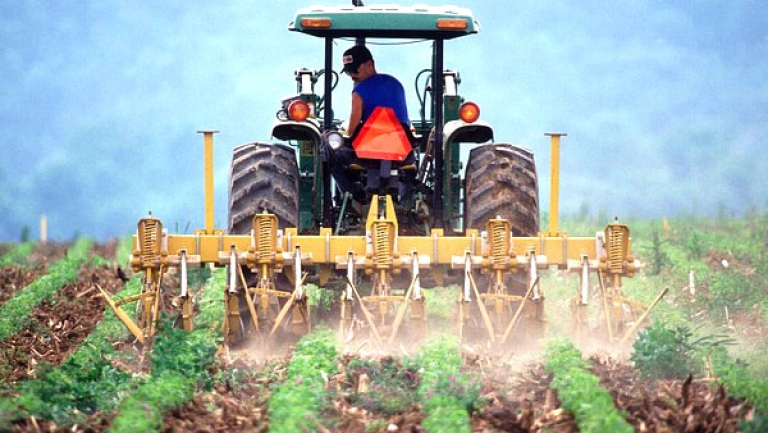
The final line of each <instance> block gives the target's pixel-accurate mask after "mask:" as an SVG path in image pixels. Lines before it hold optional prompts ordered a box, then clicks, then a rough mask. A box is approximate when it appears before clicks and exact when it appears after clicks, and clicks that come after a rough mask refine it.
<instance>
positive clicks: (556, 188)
mask: <svg viewBox="0 0 768 433" xmlns="http://www.w3.org/2000/svg"><path fill="white" fill-rule="evenodd" d="M544 135H546V136H549V138H550V143H551V159H552V165H551V169H550V176H549V233H548V234H549V236H558V235H559V234H560V229H559V227H558V224H559V218H560V216H559V212H560V209H559V204H560V203H559V200H560V137H564V136H566V135H568V134H566V133H565V132H547V133H544Z"/></svg>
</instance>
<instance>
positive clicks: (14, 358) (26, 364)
mask: <svg viewBox="0 0 768 433" xmlns="http://www.w3.org/2000/svg"><path fill="white" fill-rule="evenodd" d="M97 285H98V286H100V287H101V288H103V289H104V290H107V291H108V292H111V293H116V292H118V291H120V289H121V288H122V281H121V280H120V279H119V278H118V277H117V275H116V274H115V272H113V271H111V270H108V269H104V268H95V267H90V266H88V267H84V268H82V269H81V270H80V274H79V276H78V280H77V282H75V283H73V284H69V285H67V286H65V287H63V288H62V289H61V290H60V291H59V292H58V293H57V294H56V295H55V296H53V297H52V298H51V299H49V300H48V301H47V302H44V303H42V304H41V305H40V306H38V307H37V308H36V309H35V310H34V311H33V312H32V314H31V315H30V319H29V323H28V325H27V326H26V328H25V329H24V330H22V331H21V332H19V333H17V334H15V335H13V336H11V337H9V338H8V339H6V340H5V341H0V366H2V369H3V370H6V371H2V377H0V383H4V384H12V383H14V382H17V381H19V380H23V379H28V378H31V377H35V374H36V370H37V367H38V365H39V364H40V363H42V362H45V363H49V364H52V365H59V364H61V362H62V361H63V360H65V359H66V358H67V356H69V354H70V353H71V352H72V351H73V350H74V349H76V348H77V346H78V345H79V344H80V343H81V342H82V341H83V340H85V337H87V336H88V334H90V332H91V330H93V329H94V328H95V327H96V325H97V324H98V322H99V321H101V319H102V317H103V316H104V308H105V306H106V301H104V298H103V297H102V296H101V293H100V292H99V290H98V288H97V287H96V286H97Z"/></svg>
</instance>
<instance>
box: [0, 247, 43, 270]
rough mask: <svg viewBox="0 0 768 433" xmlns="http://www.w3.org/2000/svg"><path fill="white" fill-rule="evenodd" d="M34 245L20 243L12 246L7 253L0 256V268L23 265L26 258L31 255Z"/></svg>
mask: <svg viewBox="0 0 768 433" xmlns="http://www.w3.org/2000/svg"><path fill="white" fill-rule="evenodd" d="M34 249H35V244H34V243H32V242H21V243H18V244H14V245H13V246H12V247H11V248H10V249H9V250H8V251H6V252H5V253H4V254H3V255H1V256H0V266H9V265H25V264H26V263H27V257H29V256H30V255H31V254H32V251H34Z"/></svg>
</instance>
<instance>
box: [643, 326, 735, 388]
mask: <svg viewBox="0 0 768 433" xmlns="http://www.w3.org/2000/svg"><path fill="white" fill-rule="evenodd" d="M733 341H734V340H733V339H732V338H730V337H728V336H724V335H714V334H708V335H704V336H698V337H697V336H696V335H695V334H694V332H693V331H691V329H689V328H688V327H687V326H677V327H675V328H671V327H668V326H666V325H664V324H663V323H662V322H661V321H658V320H657V321H655V322H654V323H653V324H652V325H651V326H649V327H647V328H645V329H644V330H643V331H642V332H640V335H639V337H638V339H637V340H636V341H635V343H634V345H633V349H634V350H633V352H632V357H631V359H632V362H633V363H634V365H635V367H636V368H637V369H638V370H639V371H640V373H641V374H643V375H645V376H648V377H652V378H654V379H684V378H686V377H688V375H690V374H697V373H699V372H700V371H701V368H702V364H703V359H704V358H705V357H706V356H708V355H709V354H710V353H711V352H712V351H713V350H714V349H715V348H718V347H722V346H723V345H729V344H731V343H733Z"/></svg>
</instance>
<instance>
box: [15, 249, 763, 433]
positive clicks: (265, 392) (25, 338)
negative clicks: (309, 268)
mask: <svg viewBox="0 0 768 433" xmlns="http://www.w3.org/2000/svg"><path fill="white" fill-rule="evenodd" d="M110 248H111V250H110ZM110 251H111V252H110ZM97 252H98V254H100V255H102V256H103V257H107V258H111V256H109V255H108V254H112V255H113V254H114V248H113V247H110V246H108V245H107V246H99V249H97ZM54 255H55V254H54ZM46 262H47V261H46V260H42V261H41V262H39V263H38V265H37V267H36V268H34V269H24V268H12V269H11V268H9V267H4V268H2V269H0V281H2V284H3V290H2V293H5V292H6V289H8V291H12V290H20V289H19V287H21V288H23V287H24V286H26V285H27V284H28V283H29V282H31V281H32V280H33V279H34V278H35V277H36V276H38V275H40V274H41V273H42V272H43V271H44V270H45V263H46ZM121 276H122V275H118V270H117V268H114V269H105V268H95V267H90V266H87V267H84V268H83V269H82V271H81V272H80V274H79V277H78V281H77V282H76V283H74V284H71V285H68V286H66V287H65V288H63V289H62V291H61V292H60V293H59V294H57V295H56V296H55V297H53V298H52V299H51V300H49V301H48V302H46V303H44V304H43V305H41V306H40V307H39V308H37V309H36V310H35V312H34V313H33V316H32V318H31V320H30V326H28V327H27V328H26V329H25V330H24V331H22V332H20V333H18V334H16V335H14V336H12V337H11V338H9V339H7V340H5V341H2V342H0V367H2V368H0V388H5V389H8V388H9V387H12V386H13V384H14V383H16V382H18V381H21V380H26V379H29V378H32V377H34V376H35V373H36V370H37V366H39V365H40V364H41V363H50V364H53V365H58V364H60V363H61V362H62V361H63V360H64V359H66V357H67V356H68V355H69V354H70V353H71V352H72V351H73V350H74V349H75V348H76V347H77V345H78V344H80V342H82V341H83V340H84V339H85V337H86V336H87V335H88V334H89V333H90V332H91V330H92V329H93V328H94V327H95V326H96V324H97V323H98V321H99V320H101V318H102V317H103V312H104V308H105V307H106V305H105V302H104V300H103V298H102V297H101V296H100V295H99V291H98V289H97V288H96V285H99V286H100V287H102V288H103V289H105V290H107V291H109V292H112V293H115V292H117V291H119V290H120V289H121V288H122V285H123V280H122V279H121V278H120V277H121ZM290 353H291V350H290V348H285V349H284V350H283V351H281V352H279V353H278V356H276V357H272V358H271V359H264V358H261V359H250V358H249V357H247V356H242V355H243V354H242V352H241V353H239V354H234V356H233V353H230V352H228V351H226V350H222V351H220V354H219V362H218V363H217V364H216V366H215V367H214V369H215V370H217V371H218V372H219V373H227V374H222V375H220V376H223V377H227V378H229V379H227V380H223V381H221V382H218V383H217V384H215V385H214V387H213V389H211V390H210V391H207V392H200V393H198V394H197V395H196V396H195V397H194V399H193V400H192V401H190V402H189V403H188V404H186V405H184V406H183V407H181V408H178V409H176V410H172V411H170V412H169V413H167V414H166V416H165V419H164V427H163V430H164V431H166V432H218V431H227V432H230V431H231V432H235V431H243V432H266V431H268V428H269V417H268V402H269V394H270V388H271V387H272V386H273V385H276V384H278V383H280V382H281V381H282V379H283V378H284V375H285V370H286V366H287V365H288V362H289V361H290ZM361 356H365V357H366V358H370V357H374V359H379V360H380V362H391V358H389V357H386V356H384V355H372V354H370V353H368V354H365V355H361V354H351V355H348V356H346V357H344V360H343V361H342V362H341V364H340V368H341V371H342V373H340V374H338V375H336V376H334V377H330V378H329V379H328V383H327V389H328V390H329V394H330V396H331V397H330V401H329V404H328V405H327V406H328V407H329V409H328V412H327V413H325V414H323V415H324V416H323V417H324V419H325V420H332V421H331V422H330V423H329V424H330V425H334V427H333V429H334V430H332V431H339V432H363V431H375V432H422V431H424V430H423V429H422V428H421V426H420V424H421V422H422V420H423V418H424V414H423V413H422V412H421V410H420V405H419V404H418V403H411V404H409V405H408V406H405V407H403V408H402V411H400V412H399V413H397V414H395V415H385V414H382V413H377V412H375V411H372V410H366V409H365V408H363V407H359V406H356V405H355V404H353V400H352V398H351V396H352V395H353V394H354V392H355V385H354V383H353V382H355V381H357V378H355V379H354V380H350V379H349V377H350V375H348V374H346V372H345V369H346V366H347V365H349V362H350V361H351V360H353V359H356V358H357V357H361ZM592 361H593V365H594V367H593V373H594V374H595V375H597V376H598V377H599V378H600V384H601V385H602V386H603V387H605V388H606V389H607V390H608V391H609V392H610V393H611V395H612V396H613V398H614V401H615V403H616V406H617V407H618V409H619V410H620V411H623V412H625V413H626V419H627V421H628V422H629V423H630V424H632V425H633V426H634V428H635V429H636V431H639V432H670V433H671V432H716V431H717V432H736V431H738V422H739V419H741V418H743V416H744V414H745V413H748V411H749V410H750V408H749V407H748V406H746V405H745V404H744V403H743V402H741V401H739V400H737V399H734V398H732V397H730V396H728V395H727V394H726V393H725V391H724V390H723V389H722V388H721V387H717V386H715V385H713V384H712V383H710V382H707V381H704V380H694V379H691V378H689V379H688V380H684V381H650V380H646V379H644V378H642V377H639V376H638V373H637V371H636V370H635V369H633V368H632V366H631V365H629V363H628V362H627V361H622V360H618V359H617V358H615V357H611V356H608V355H607V354H602V353H598V354H595V355H593V356H592ZM464 369H465V371H466V372H467V373H468V374H470V375H472V376H473V377H476V378H478V380H480V381H481V382H482V390H483V391H482V396H483V397H484V399H485V402H486V403H485V404H484V405H482V407H481V408H480V409H479V410H477V411H476V412H475V413H473V414H471V426H472V431H473V432H513V433H523V432H562V433H566V432H578V431H579V430H578V428H577V425H576V422H575V421H574V419H573V418H572V416H571V415H570V414H568V413H567V412H566V411H564V410H563V409H562V408H561V407H560V402H559V401H558V399H557V394H556V392H555V391H554V390H553V389H552V388H550V387H549V384H550V382H551V380H552V377H551V376H550V375H547V374H546V373H545V372H544V370H543V367H542V365H541V360H539V361H537V362H533V363H530V364H529V361H526V360H523V359H517V360H516V359H514V358H512V359H510V358H507V359H503V360H502V359H501V358H499V357H498V356H497V357H493V356H489V355H479V354H477V353H471V352H468V353H467V354H466V355H465V359H464ZM217 371H212V372H211V374H216V373H217ZM234 373H241V374H234ZM414 380H416V379H414ZM111 416H114V414H97V415H95V416H93V417H92V418H91V420H90V421H89V422H88V423H86V424H85V425H77V426H68V427H64V426H57V425H56V424H55V423H53V422H51V421H46V420H38V419H34V418H28V419H25V420H20V421H19V422H18V423H17V424H16V425H15V426H14V428H13V431H17V432H59V431H60V432H64V431H67V432H101V431H106V430H107V429H108V427H109V423H110V419H111V418H110V417H111ZM318 431H323V428H322V427H321V426H318ZM329 431H331V430H329Z"/></svg>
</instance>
